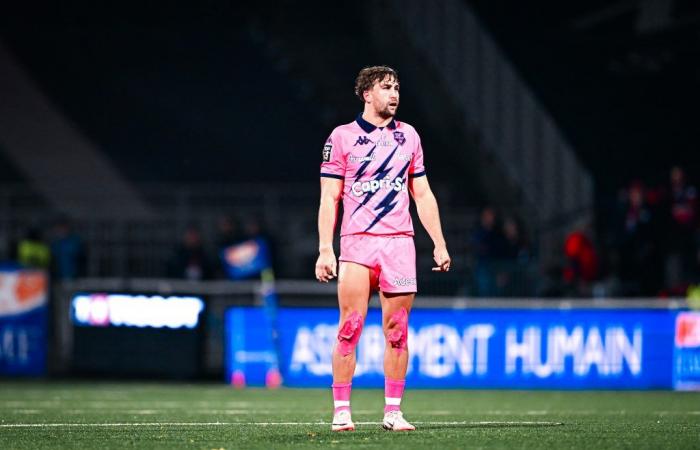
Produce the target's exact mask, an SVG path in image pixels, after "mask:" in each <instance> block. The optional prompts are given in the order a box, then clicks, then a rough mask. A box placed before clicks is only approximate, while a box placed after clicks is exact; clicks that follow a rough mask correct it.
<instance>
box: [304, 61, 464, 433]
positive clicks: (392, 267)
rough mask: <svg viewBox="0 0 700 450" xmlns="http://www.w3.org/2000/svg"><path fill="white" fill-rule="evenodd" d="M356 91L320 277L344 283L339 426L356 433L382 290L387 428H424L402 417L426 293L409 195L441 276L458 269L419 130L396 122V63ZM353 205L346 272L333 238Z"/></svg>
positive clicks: (329, 160) (331, 166) (336, 167)
mask: <svg viewBox="0 0 700 450" xmlns="http://www.w3.org/2000/svg"><path fill="white" fill-rule="evenodd" d="M355 94H356V95H357V97H358V98H359V99H360V100H361V101H362V103H363V104H364V111H363V112H362V113H361V114H360V115H358V116H357V118H356V119H355V120H354V121H352V122H350V123H348V124H345V125H341V126H339V127H337V128H335V129H334V130H333V132H332V133H331V135H330V137H329V138H328V140H327V141H326V144H325V146H324V147H323V152H322V159H323V161H322V163H321V202H320V207H319V212H318V232H319V256H318V261H317V262H316V278H317V279H318V280H319V281H321V282H328V281H330V280H331V279H333V278H335V277H336V276H337V277H338V304H339V307H340V322H339V326H338V336H337V342H336V344H335V346H334V348H333V386H332V388H333V400H334V407H335V409H334V414H333V423H332V426H331V429H332V430H333V431H350V430H354V429H355V425H354V424H353V421H352V416H351V410H350V390H351V386H352V377H353V374H354V372H355V347H356V346H357V343H358V341H359V340H360V335H361V333H362V327H363V325H364V321H365V317H366V315H367V306H368V303H369V298H370V294H371V292H372V291H373V290H378V291H379V298H380V302H381V306H382V327H383V330H384V336H385V342H386V348H385V352H384V376H385V407H384V420H383V427H384V428H385V429H387V430H393V431H408V430H414V429H415V427H414V426H413V425H411V424H410V423H409V422H407V421H406V419H404V417H403V414H402V412H401V408H400V405H401V398H402V397H403V391H404V386H405V378H406V370H407V367H408V340H407V338H408V336H407V333H408V318H409V315H410V313H411V306H412V304H413V299H414V297H415V293H416V291H417V283H416V252H415V246H414V243H413V234H414V233H413V224H412V222H411V216H410V214H409V192H410V194H411V196H412V197H413V200H414V202H415V203H416V208H417V211H418V217H419V218H420V221H421V223H422V224H423V226H424V227H425V229H426V231H427V232H428V234H429V235H430V237H431V239H432V240H433V244H434V246H435V250H434V251H433V259H434V260H435V264H436V266H435V267H433V270H434V271H440V272H446V271H448V270H450V262H451V260H450V256H449V254H448V252H447V245H446V243H445V238H444V237H443V234H442V228H441V225H440V216H439V212H438V206H437V202H436V200H435V196H434V195H433V193H432V191H431V189H430V185H429V184H428V179H427V177H426V174H425V168H424V166H423V148H422V147H421V142H420V137H419V136H418V133H417V132H416V130H415V129H414V128H413V127H412V126H411V125H409V124H407V123H405V122H399V121H398V120H395V119H394V116H395V114H396V110H397V108H398V106H399V78H398V75H397V73H396V71H395V70H393V69H392V68H390V67H386V66H374V67H366V68H364V69H362V70H361V71H360V73H359V75H358V76H357V80H356V82H355ZM341 198H342V199H343V218H342V225H341V231H340V235H341V239H340V257H339V258H338V260H339V261H340V268H339V269H340V270H339V272H337V271H336V269H337V266H336V264H337V263H336V257H335V253H334V251H333V232H334V229H335V224H336V219H337V215H338V203H339V202H340V199H341Z"/></svg>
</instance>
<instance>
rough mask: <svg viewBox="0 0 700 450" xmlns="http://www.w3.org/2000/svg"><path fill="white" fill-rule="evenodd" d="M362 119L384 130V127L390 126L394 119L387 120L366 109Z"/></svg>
mask: <svg viewBox="0 0 700 450" xmlns="http://www.w3.org/2000/svg"><path fill="white" fill-rule="evenodd" d="M362 118H363V119H365V120H366V121H367V122H369V123H371V124H372V125H374V126H375V127H377V128H383V127H385V126H387V125H389V122H391V120H392V119H393V117H389V118H388V119H385V118H383V117H381V116H379V115H378V114H377V113H376V112H374V111H372V110H369V109H367V108H365V111H364V112H363V113H362Z"/></svg>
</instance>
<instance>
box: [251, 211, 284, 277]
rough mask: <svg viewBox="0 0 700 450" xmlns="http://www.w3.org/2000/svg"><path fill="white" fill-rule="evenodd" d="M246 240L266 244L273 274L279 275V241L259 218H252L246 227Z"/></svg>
mask: <svg viewBox="0 0 700 450" xmlns="http://www.w3.org/2000/svg"><path fill="white" fill-rule="evenodd" d="M244 230H245V237H246V239H262V240H263V241H264V242H265V243H266V244H267V248H268V251H269V256H270V265H271V269H272V272H273V273H278V272H277V271H276V269H277V268H278V264H277V263H278V259H277V258H278V255H277V240H276V239H275V237H274V236H272V235H271V234H270V233H268V232H267V230H266V229H265V227H264V226H263V221H262V220H261V219H258V218H257V217H251V218H249V219H248V220H247V221H246V222H245V226H244Z"/></svg>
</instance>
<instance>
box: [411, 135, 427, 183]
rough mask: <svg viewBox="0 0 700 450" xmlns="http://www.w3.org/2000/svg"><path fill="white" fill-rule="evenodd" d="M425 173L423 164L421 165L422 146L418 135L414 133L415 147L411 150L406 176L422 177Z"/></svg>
mask: <svg viewBox="0 0 700 450" xmlns="http://www.w3.org/2000/svg"><path fill="white" fill-rule="evenodd" d="M424 175H425V166H424V165H423V146H422V145H421V142H420V136H418V133H416V149H415V150H414V151H413V158H412V159H411V165H410V167H409V168H408V176H409V177H411V178H416V177H422V176H424Z"/></svg>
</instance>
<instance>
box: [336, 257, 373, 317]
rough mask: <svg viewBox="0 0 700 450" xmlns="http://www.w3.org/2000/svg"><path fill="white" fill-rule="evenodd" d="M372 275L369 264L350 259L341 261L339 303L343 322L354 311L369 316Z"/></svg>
mask: <svg viewBox="0 0 700 450" xmlns="http://www.w3.org/2000/svg"><path fill="white" fill-rule="evenodd" d="M371 277H372V271H371V269H370V268H369V267H367V266H363V265H362V264H357V263H353V262H348V261H341V262H340V270H339V272H338V305H339V307H340V321H341V323H342V322H343V321H344V320H345V318H346V317H347V316H348V315H350V314H352V313H353V312H354V311H357V312H359V313H360V314H361V315H362V317H363V318H364V317H365V316H367V305H368V304H369V296H370V282H371Z"/></svg>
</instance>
